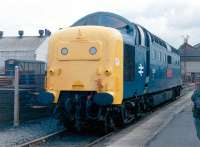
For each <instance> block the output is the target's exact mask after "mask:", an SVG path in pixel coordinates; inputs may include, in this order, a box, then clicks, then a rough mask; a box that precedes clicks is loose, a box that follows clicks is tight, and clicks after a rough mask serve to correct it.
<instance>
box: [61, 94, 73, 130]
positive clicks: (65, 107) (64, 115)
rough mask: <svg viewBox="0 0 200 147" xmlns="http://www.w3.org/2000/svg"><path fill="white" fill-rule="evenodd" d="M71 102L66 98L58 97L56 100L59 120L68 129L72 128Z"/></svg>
mask: <svg viewBox="0 0 200 147" xmlns="http://www.w3.org/2000/svg"><path fill="white" fill-rule="evenodd" d="M72 104H73V103H72V102H71V100H70V99H68V98H59V102H58V113H59V120H60V122H61V123H62V124H63V125H64V127H66V128H67V129H68V130H73V129H74V118H73V111H72V108H73V106H72Z"/></svg>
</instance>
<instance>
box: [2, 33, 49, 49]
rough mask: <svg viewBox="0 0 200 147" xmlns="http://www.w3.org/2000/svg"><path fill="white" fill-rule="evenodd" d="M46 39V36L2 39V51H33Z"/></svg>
mask: <svg viewBox="0 0 200 147" xmlns="http://www.w3.org/2000/svg"><path fill="white" fill-rule="evenodd" d="M45 39H46V36H43V37H39V36H22V37H21V38H20V37H18V36H17V37H2V38H0V51H33V50H36V49H37V48H38V47H39V46H40V44H41V43H42V42H43V41H44V40H45Z"/></svg>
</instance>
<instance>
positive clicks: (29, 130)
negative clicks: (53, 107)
mask: <svg viewBox="0 0 200 147" xmlns="http://www.w3.org/2000/svg"><path fill="white" fill-rule="evenodd" d="M59 129H62V126H61V125H59V123H58V121H57V120H55V119H54V118H43V119H38V120H34V121H29V122H26V123H23V124H21V125H20V126H19V127H16V128H15V127H10V128H6V129H1V130H0V147H14V146H17V145H18V144H20V143H24V142H27V141H29V140H32V139H35V138H38V137H40V136H43V135H47V134H49V133H52V132H55V131H57V130H59Z"/></svg>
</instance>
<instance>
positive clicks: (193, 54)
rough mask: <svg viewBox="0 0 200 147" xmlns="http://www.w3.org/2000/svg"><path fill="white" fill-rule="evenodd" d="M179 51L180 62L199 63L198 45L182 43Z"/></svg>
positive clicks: (199, 49)
mask: <svg viewBox="0 0 200 147" xmlns="http://www.w3.org/2000/svg"><path fill="white" fill-rule="evenodd" d="M179 49H180V55H181V60H182V61H200V44H197V45H195V46H192V45H190V44H188V43H183V44H182V45H181V46H180V48H179Z"/></svg>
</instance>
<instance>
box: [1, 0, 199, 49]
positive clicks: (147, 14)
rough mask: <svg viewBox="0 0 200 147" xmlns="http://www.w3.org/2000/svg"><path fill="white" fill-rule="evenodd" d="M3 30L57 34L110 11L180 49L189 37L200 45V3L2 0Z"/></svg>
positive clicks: (195, 0) (179, 0)
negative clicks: (85, 19) (39, 30)
mask: <svg viewBox="0 0 200 147" xmlns="http://www.w3.org/2000/svg"><path fill="white" fill-rule="evenodd" d="M0 2H1V10H0V12H1V13H0V18H1V19H0V30H4V31H5V34H6V35H16V33H17V30H18V29H23V30H25V35H33V34H38V29H41V28H49V29H51V30H52V31H56V30H57V29H58V28H60V27H67V26H70V25H71V24H73V23H74V22H75V21H77V20H78V19H79V18H81V17H83V16H85V15H87V14H89V13H93V12H96V11H109V12H114V13H117V14H119V15H122V16H124V17H126V18H128V19H129V20H131V21H133V22H136V23H138V24H141V25H142V26H144V27H146V28H147V29H148V30H149V31H151V32H152V33H154V34H156V35H158V36H160V37H161V38H163V39H164V40H166V41H167V42H169V43H170V44H172V45H174V46H176V47H178V46H179V45H180V44H181V43H182V42H183V39H182V38H181V35H184V34H189V35H190V42H191V44H195V43H199V42H200V39H199V33H200V21H199V20H198V18H200V17H199V15H200V9H199V8H200V3H199V2H198V0H190V1H188V0H167V1H166V0H159V1H158V0H148V1H147V0H134V1H133V0H132V1H130V0H123V1H116V0H101V1H100V0H84V1H82V0H56V1H53V0H42V1H41V0H28V1H27V0H20V1H19V0H6V1H3V0H0Z"/></svg>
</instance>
